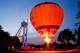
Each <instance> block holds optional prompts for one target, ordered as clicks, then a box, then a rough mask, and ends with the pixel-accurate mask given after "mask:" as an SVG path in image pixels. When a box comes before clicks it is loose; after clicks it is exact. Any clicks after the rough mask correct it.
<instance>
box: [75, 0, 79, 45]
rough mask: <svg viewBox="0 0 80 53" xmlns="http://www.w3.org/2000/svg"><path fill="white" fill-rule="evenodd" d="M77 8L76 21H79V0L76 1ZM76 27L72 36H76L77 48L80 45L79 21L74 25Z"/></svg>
mask: <svg viewBox="0 0 80 53" xmlns="http://www.w3.org/2000/svg"><path fill="white" fill-rule="evenodd" d="M78 8H79V11H78V13H77V15H76V19H80V0H78ZM75 25H76V26H78V28H77V29H75V31H74V34H75V35H76V36H77V42H76V43H77V46H78V45H80V21H78V22H77V23H75Z"/></svg>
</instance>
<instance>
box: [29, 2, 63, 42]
mask: <svg viewBox="0 0 80 53" xmlns="http://www.w3.org/2000/svg"><path fill="white" fill-rule="evenodd" d="M63 18H64V14H63V10H62V8H61V7H60V6H59V5H58V4H56V3H53V2H43V3H40V4H37V5H36V6H35V7H33V8H32V11H31V13H30V21H31V23H32V25H33V27H34V28H35V29H36V30H37V31H38V33H39V34H40V35H41V37H42V38H43V39H44V41H45V42H47V43H50V41H51V39H52V37H53V36H54V35H53V34H55V33H56V31H57V30H58V29H59V27H60V26H61V24H62V21H63Z"/></svg>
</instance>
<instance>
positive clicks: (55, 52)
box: [16, 50, 80, 53]
mask: <svg viewBox="0 0 80 53" xmlns="http://www.w3.org/2000/svg"><path fill="white" fill-rule="evenodd" d="M16 53H80V51H79V50H63V51H17V52H16Z"/></svg>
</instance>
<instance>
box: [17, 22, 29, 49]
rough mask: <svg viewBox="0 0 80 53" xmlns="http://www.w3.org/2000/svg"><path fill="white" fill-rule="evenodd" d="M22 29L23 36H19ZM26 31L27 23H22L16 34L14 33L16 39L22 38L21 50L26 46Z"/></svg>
mask: <svg viewBox="0 0 80 53" xmlns="http://www.w3.org/2000/svg"><path fill="white" fill-rule="evenodd" d="M22 29H23V36H22V37H21V36H20V33H21V30H22ZM27 31H28V23H27V22H25V21H23V22H22V23H21V27H20V28H19V30H18V32H17V33H16V36H17V37H21V38H22V49H23V48H25V47H26V46H27Z"/></svg>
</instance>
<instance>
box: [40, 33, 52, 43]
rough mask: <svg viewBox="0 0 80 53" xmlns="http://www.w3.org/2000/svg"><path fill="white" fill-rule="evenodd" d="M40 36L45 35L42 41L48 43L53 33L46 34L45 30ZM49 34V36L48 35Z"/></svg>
mask: <svg viewBox="0 0 80 53" xmlns="http://www.w3.org/2000/svg"><path fill="white" fill-rule="evenodd" d="M41 36H42V37H45V38H44V41H45V42H46V43H47V44H49V43H50V41H51V38H50V37H53V34H48V33H47V32H45V33H44V34H43V35H41ZM49 36H50V37H49Z"/></svg>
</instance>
